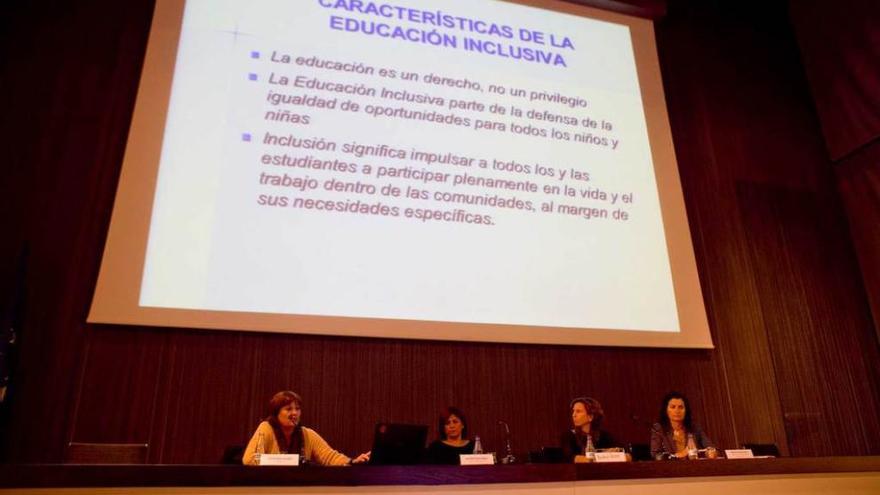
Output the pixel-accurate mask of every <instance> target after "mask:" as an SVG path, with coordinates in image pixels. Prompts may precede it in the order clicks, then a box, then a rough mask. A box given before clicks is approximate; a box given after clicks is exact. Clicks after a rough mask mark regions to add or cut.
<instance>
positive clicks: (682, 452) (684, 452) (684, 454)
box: [675, 449, 688, 459]
mask: <svg viewBox="0 0 880 495" xmlns="http://www.w3.org/2000/svg"><path fill="white" fill-rule="evenodd" d="M687 456H688V450H687V449H681V450H679V451H678V452H676V453H675V458H676V459H685V458H687Z"/></svg>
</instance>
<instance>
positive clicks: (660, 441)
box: [651, 392, 715, 459]
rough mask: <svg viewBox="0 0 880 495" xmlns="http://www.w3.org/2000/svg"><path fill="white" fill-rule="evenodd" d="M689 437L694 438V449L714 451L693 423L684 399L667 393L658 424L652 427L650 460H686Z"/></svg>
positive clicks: (713, 446)
mask: <svg viewBox="0 0 880 495" xmlns="http://www.w3.org/2000/svg"><path fill="white" fill-rule="evenodd" d="M689 435H693V437H694V443H695V446H696V448H698V449H705V448H709V447H712V448H715V443H714V442H712V440H711V439H710V438H709V437H708V436H706V434H705V433H703V429H702V428H700V425H698V424H696V423H695V422H694V420H693V417H692V415H691V407H690V404H688V400H687V397H685V396H684V394H682V393H679V392H669V393H668V394H666V396H665V397H663V403H662V404H661V405H660V412H659V414H658V415H657V422H656V423H654V426H653V427H651V457H653V458H654V459H672V458H676V459H684V458H687V456H688V449H687V441H688V436H689Z"/></svg>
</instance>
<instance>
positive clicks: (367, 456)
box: [351, 451, 372, 464]
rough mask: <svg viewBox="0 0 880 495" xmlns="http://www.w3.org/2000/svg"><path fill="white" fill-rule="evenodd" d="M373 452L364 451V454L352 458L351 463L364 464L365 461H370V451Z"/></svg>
mask: <svg viewBox="0 0 880 495" xmlns="http://www.w3.org/2000/svg"><path fill="white" fill-rule="evenodd" d="M371 452H372V451H370V452H364V453H363V454H361V455H359V456H357V457H355V458H354V459H352V460H351V463H352V464H363V463H365V462H370V453H371Z"/></svg>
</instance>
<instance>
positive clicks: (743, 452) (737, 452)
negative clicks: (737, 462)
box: [724, 449, 755, 459]
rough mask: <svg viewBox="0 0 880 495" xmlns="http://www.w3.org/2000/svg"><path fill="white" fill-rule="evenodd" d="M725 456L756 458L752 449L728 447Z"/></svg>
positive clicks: (730, 457)
mask: <svg viewBox="0 0 880 495" xmlns="http://www.w3.org/2000/svg"><path fill="white" fill-rule="evenodd" d="M724 455H725V457H727V458H728V459H754V458H755V454H753V453H752V449H727V450H725V451H724Z"/></svg>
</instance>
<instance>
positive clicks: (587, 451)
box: [584, 435, 596, 462]
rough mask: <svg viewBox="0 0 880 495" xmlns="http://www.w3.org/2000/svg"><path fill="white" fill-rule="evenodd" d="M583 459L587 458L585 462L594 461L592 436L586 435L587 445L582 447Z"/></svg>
mask: <svg viewBox="0 0 880 495" xmlns="http://www.w3.org/2000/svg"><path fill="white" fill-rule="evenodd" d="M584 457H586V458H587V462H593V461H595V460H596V446H595V445H593V435H587V445H586V446H584Z"/></svg>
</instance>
